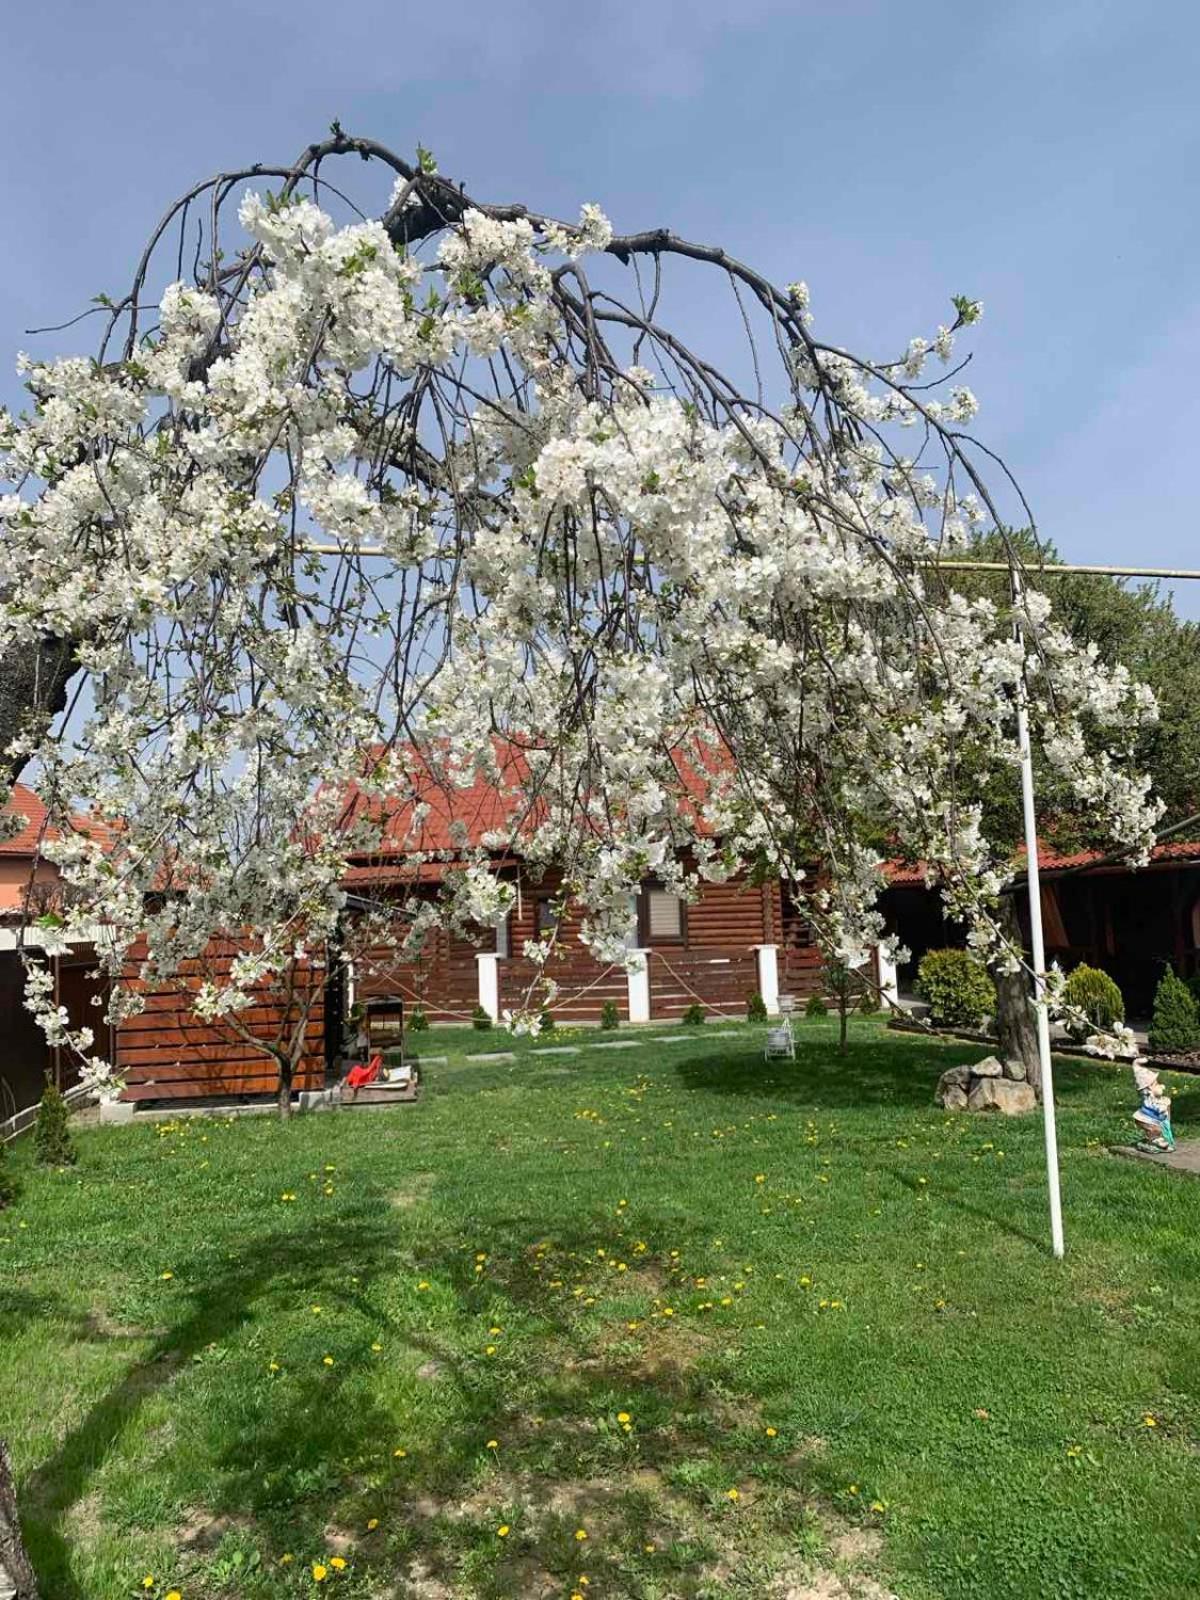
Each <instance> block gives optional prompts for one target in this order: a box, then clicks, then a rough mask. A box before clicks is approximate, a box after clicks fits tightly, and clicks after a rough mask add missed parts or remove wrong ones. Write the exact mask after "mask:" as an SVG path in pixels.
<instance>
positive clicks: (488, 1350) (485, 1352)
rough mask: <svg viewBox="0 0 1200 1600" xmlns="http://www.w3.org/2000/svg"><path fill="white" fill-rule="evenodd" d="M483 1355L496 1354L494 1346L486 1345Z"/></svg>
mask: <svg viewBox="0 0 1200 1600" xmlns="http://www.w3.org/2000/svg"><path fill="white" fill-rule="evenodd" d="M483 1353H484V1355H485V1356H494V1355H495V1354H496V1346H495V1345H494V1344H490V1345H488V1347H487V1349H486V1350H485V1351H484V1352H483Z"/></svg>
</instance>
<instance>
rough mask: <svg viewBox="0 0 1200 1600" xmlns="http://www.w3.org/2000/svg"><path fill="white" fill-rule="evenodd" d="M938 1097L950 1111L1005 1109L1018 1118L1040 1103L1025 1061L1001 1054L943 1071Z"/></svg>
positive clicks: (1011, 1115)
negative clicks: (1026, 1075) (1029, 1079)
mask: <svg viewBox="0 0 1200 1600" xmlns="http://www.w3.org/2000/svg"><path fill="white" fill-rule="evenodd" d="M934 1099H935V1100H936V1101H937V1103H938V1105H940V1106H944V1107H945V1109H946V1110H947V1111H1002V1112H1003V1113H1004V1115H1005V1116H1007V1117H1018V1116H1020V1115H1021V1114H1022V1113H1023V1112H1025V1111H1032V1110H1033V1109H1034V1107H1035V1106H1036V1105H1037V1095H1036V1094H1034V1092H1033V1089H1032V1087H1031V1085H1030V1084H1028V1083H1026V1081H1025V1068H1024V1067H1023V1066H1022V1065H1021V1063H1020V1062H1019V1061H1001V1060H1000V1059H999V1058H998V1057H997V1056H987V1057H986V1058H985V1059H984V1060H983V1061H977V1062H976V1063H975V1064H974V1066H970V1067H951V1068H950V1070H949V1072H943V1073H942V1075H941V1077H940V1078H939V1079H938V1086H937V1091H936V1093H935V1094H934Z"/></svg>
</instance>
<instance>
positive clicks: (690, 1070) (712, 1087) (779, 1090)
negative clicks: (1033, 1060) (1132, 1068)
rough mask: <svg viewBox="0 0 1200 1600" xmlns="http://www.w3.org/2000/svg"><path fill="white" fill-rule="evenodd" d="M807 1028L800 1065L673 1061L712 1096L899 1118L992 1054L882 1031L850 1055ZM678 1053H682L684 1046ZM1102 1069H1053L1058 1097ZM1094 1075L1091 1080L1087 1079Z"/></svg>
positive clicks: (686, 1080)
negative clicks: (955, 1070) (948, 1077)
mask: <svg viewBox="0 0 1200 1600" xmlns="http://www.w3.org/2000/svg"><path fill="white" fill-rule="evenodd" d="M804 1026H805V1025H804V1024H803V1023H800V1024H798V1025H797V1028H796V1034H797V1037H796V1059H795V1061H765V1060H764V1059H763V1057H762V1053H761V1047H759V1048H758V1049H756V1050H755V1051H754V1052H753V1053H751V1051H750V1050H749V1049H747V1048H746V1047H745V1046H743V1045H742V1042H741V1041H740V1040H739V1041H738V1044H739V1046H741V1048H738V1049H736V1050H733V1049H731V1051H730V1053H729V1054H720V1055H718V1054H715V1053H714V1052H712V1051H707V1052H705V1054H703V1055H689V1054H687V1053H686V1051H685V1053H684V1054H683V1055H681V1056H679V1057H675V1058H674V1061H675V1066H676V1070H677V1072H678V1075H679V1078H680V1081H681V1082H682V1083H683V1085H684V1086H685V1087H686V1088H689V1089H700V1090H703V1091H704V1093H706V1094H713V1095H746V1096H750V1095H753V1096H755V1097H758V1098H762V1099H770V1100H777V1101H782V1102H785V1103H788V1104H790V1105H793V1106H795V1107H796V1108H797V1109H800V1108H804V1109H807V1110H821V1111H841V1110H862V1109H873V1108H887V1107H892V1108H894V1109H896V1110H898V1111H904V1110H910V1111H916V1110H923V1111H933V1110H936V1109H937V1108H936V1106H935V1104H934V1099H933V1094H934V1089H935V1088H936V1086H937V1081H938V1078H939V1077H940V1076H941V1074H942V1073H943V1072H945V1071H946V1070H947V1069H948V1068H950V1067H956V1066H960V1065H963V1064H966V1063H968V1062H970V1063H974V1062H976V1061H982V1060H983V1059H984V1057H985V1056H988V1055H992V1054H994V1053H995V1052H994V1048H993V1049H989V1047H988V1046H987V1045H973V1044H970V1043H968V1042H967V1041H965V1040H963V1041H956V1040H947V1039H940V1038H938V1039H929V1038H925V1037H922V1036H920V1035H915V1034H911V1033H907V1032H894V1033H893V1032H887V1031H884V1030H882V1029H881V1030H880V1032H879V1033H878V1034H876V1035H875V1036H874V1037H870V1038H866V1039H864V1038H863V1037H862V1036H861V1035H859V1036H857V1037H856V1036H855V1035H851V1038H850V1041H849V1044H848V1046H847V1049H846V1052H845V1054H844V1055H843V1054H841V1053H840V1052H839V1050H838V1048H837V1041H836V1039H829V1040H825V1039H807V1038H805V1037H804ZM675 1048H678V1049H683V1047H681V1046H676V1047H675ZM1097 1070H1098V1068H1097V1066H1094V1065H1092V1064H1091V1063H1089V1062H1081V1061H1078V1060H1073V1059H1071V1058H1064V1059H1061V1060H1056V1062H1055V1098H1056V1100H1057V1101H1059V1102H1062V1101H1070V1100H1071V1099H1072V1098H1074V1097H1076V1096H1082V1095H1085V1094H1087V1093H1088V1092H1089V1091H1090V1090H1091V1089H1092V1088H1093V1087H1094V1084H1095V1074H1096V1072H1097ZM1089 1074H1090V1078H1089Z"/></svg>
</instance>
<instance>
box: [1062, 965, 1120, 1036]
mask: <svg viewBox="0 0 1200 1600" xmlns="http://www.w3.org/2000/svg"><path fill="white" fill-rule="evenodd" d="M1063 999H1064V1000H1065V1001H1066V1002H1067V1004H1068V1005H1071V1006H1078V1007H1079V1009H1080V1010H1081V1011H1082V1012H1083V1013H1084V1015H1085V1016H1086V1017H1087V1019H1088V1026H1087V1027H1083V1026H1081V1025H1080V1024H1075V1025H1074V1026H1072V1025H1071V1024H1070V1023H1068V1024H1067V1032H1068V1033H1069V1034H1070V1036H1071V1038H1072V1039H1074V1040H1075V1042H1076V1043H1077V1044H1082V1043H1083V1041H1084V1040H1085V1039H1086V1038H1087V1036H1088V1034H1089V1033H1095V1032H1096V1031H1097V1029H1104V1028H1111V1027H1112V1025H1113V1024H1114V1023H1115V1022H1124V1020H1125V1002H1124V1000H1123V999H1122V998H1121V991H1120V989H1118V988H1117V986H1116V984H1115V983H1114V982H1113V980H1112V979H1111V978H1110V977H1109V975H1108V973H1107V972H1101V970H1100V968H1099V967H1089V966H1088V965H1087V964H1086V962H1080V964H1079V966H1077V967H1076V968H1075V970H1074V972H1072V973H1070V974H1069V975H1068V977H1067V981H1066V983H1065V984H1064V985H1063Z"/></svg>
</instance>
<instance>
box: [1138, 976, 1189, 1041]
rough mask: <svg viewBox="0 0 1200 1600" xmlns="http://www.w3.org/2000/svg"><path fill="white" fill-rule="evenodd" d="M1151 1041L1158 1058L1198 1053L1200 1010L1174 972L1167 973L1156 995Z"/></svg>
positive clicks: (1186, 987) (1150, 1034)
mask: <svg viewBox="0 0 1200 1600" xmlns="http://www.w3.org/2000/svg"><path fill="white" fill-rule="evenodd" d="M1149 1040H1150V1050H1151V1053H1152V1054H1153V1055H1156V1056H1169V1055H1174V1054H1176V1053H1177V1052H1182V1051H1184V1050H1195V1049H1196V1047H1197V1046H1198V1045H1200V1010H1198V1009H1197V1006H1196V1002H1195V1000H1194V999H1193V998H1192V992H1191V990H1190V989H1189V988H1188V986H1187V984H1186V983H1184V982H1183V980H1182V979H1181V978H1177V977H1176V976H1175V974H1174V973H1173V972H1171V971H1170V970H1168V971H1166V972H1164V973H1163V975H1162V978H1161V980H1160V982H1159V985H1158V988H1157V989H1156V990H1155V992H1154V1015H1153V1016H1152V1017H1151V1019H1150V1030H1149Z"/></svg>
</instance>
